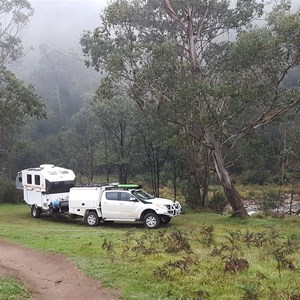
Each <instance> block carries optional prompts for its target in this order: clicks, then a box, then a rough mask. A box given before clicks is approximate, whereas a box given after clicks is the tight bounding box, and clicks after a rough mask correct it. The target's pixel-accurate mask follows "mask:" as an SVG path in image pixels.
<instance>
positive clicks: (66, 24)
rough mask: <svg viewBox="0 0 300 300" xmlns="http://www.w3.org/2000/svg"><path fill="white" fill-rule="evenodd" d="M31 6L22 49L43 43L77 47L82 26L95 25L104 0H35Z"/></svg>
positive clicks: (51, 45) (61, 46)
mask: <svg viewBox="0 0 300 300" xmlns="http://www.w3.org/2000/svg"><path fill="white" fill-rule="evenodd" d="M30 3H31V5H32V7H33V8H34V10H35V13H34V15H33V17H32V18H31V19H30V22H29V24H28V26H27V28H26V30H25V33H24V35H23V45H24V49H25V53H26V52H27V51H28V49H29V48H32V47H33V48H34V49H36V48H38V46H39V45H40V44H47V45H48V46H50V47H51V48H60V49H61V48H64V49H69V48H72V47H77V46H78V43H79V39H80V35H81V33H82V32H83V30H93V29H94V28H95V27H97V26H99V24H100V23H99V22H100V19H99V14H100V12H101V10H102V9H103V8H104V7H105V5H106V3H107V1H106V0H94V1H91V0H88V1H82V0H77V1H75V0H62V1H61V0H60V1H59V0H35V1H30Z"/></svg>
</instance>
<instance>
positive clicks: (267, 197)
mask: <svg viewBox="0 0 300 300" xmlns="http://www.w3.org/2000/svg"><path fill="white" fill-rule="evenodd" d="M283 203H284V195H282V194H280V193H278V192H277V191H274V190H270V191H268V192H266V193H264V195H263V196H262V197H261V198H260V199H259V202H258V206H259V208H260V209H261V210H263V211H271V210H274V209H278V208H280V207H281V206H282V205H283Z"/></svg>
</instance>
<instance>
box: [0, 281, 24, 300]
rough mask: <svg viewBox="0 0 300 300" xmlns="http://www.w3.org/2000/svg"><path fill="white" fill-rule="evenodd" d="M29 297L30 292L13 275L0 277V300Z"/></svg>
mask: <svg viewBox="0 0 300 300" xmlns="http://www.w3.org/2000/svg"><path fill="white" fill-rule="evenodd" d="M29 298H30V293H29V292H28V291H27V290H26V289H25V287H23V285H22V284H21V283H20V282H19V281H18V280H16V279H15V278H13V277H1V278H0V299H1V300H24V299H29Z"/></svg>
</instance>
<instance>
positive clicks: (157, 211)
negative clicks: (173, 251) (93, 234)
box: [69, 185, 181, 228]
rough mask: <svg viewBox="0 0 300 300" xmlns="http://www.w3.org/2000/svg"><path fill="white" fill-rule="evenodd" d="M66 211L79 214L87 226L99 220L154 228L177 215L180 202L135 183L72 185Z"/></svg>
mask: <svg viewBox="0 0 300 300" xmlns="http://www.w3.org/2000/svg"><path fill="white" fill-rule="evenodd" d="M69 213H70V214H73V215H80V216H82V217H83V218H84V220H85V221H86V223H87V224H88V225H89V226H96V225H98V223H99V222H100V221H103V222H107V221H128V222H134V221H142V222H143V224H144V226H145V227H146V228H157V227H159V225H160V224H167V223H169V222H170V220H171V219H172V217H174V216H177V215H179V214H180V213H181V205H180V204H179V202H174V201H171V200H168V199H162V198H155V197H153V196H151V195H150V194H148V193H146V192H145V191H143V190H141V189H140V188H139V186H137V185H117V186H100V187H73V188H71V189H70V193H69Z"/></svg>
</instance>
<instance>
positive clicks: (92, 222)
mask: <svg viewBox="0 0 300 300" xmlns="http://www.w3.org/2000/svg"><path fill="white" fill-rule="evenodd" d="M98 223H99V217H98V215H97V214H96V213H95V212H93V211H91V212H89V213H88V214H87V215H86V224H88V225H89V226H97V225H98Z"/></svg>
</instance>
